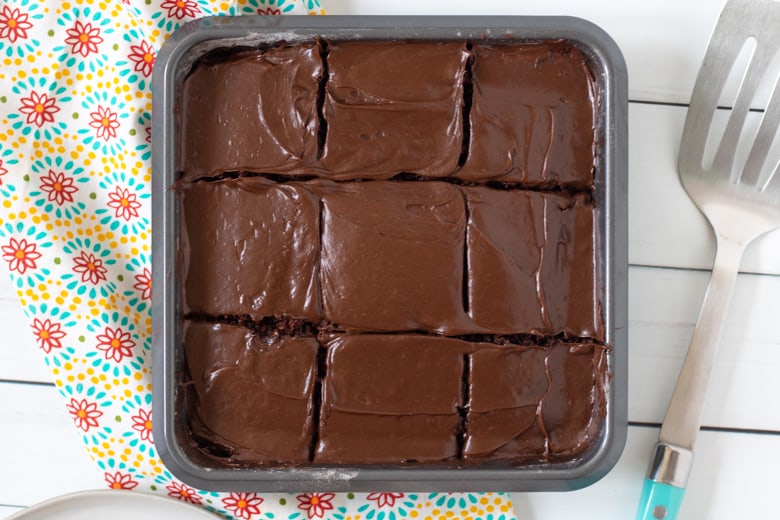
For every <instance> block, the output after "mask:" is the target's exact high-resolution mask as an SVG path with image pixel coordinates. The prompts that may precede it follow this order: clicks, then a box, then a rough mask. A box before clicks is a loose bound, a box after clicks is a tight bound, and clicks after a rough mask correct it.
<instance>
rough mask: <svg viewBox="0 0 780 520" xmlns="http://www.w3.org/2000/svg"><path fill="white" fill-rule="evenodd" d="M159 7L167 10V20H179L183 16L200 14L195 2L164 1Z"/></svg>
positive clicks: (191, 0)
mask: <svg viewBox="0 0 780 520" xmlns="http://www.w3.org/2000/svg"><path fill="white" fill-rule="evenodd" d="M160 7H162V8H163V9H167V10H168V18H178V19H179V20H181V19H182V18H184V17H185V16H195V15H196V14H198V13H199V12H200V7H198V2H196V1H195V0H165V2H163V3H161V4H160Z"/></svg>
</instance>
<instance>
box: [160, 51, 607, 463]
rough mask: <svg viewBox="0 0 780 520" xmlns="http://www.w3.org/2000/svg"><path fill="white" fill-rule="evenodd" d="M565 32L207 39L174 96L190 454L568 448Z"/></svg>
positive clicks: (578, 216) (526, 452)
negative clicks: (495, 40) (494, 38)
mask: <svg viewBox="0 0 780 520" xmlns="http://www.w3.org/2000/svg"><path fill="white" fill-rule="evenodd" d="M594 85H595V80H594V78H593V75H592V73H591V71H590V68H589V66H588V61H587V59H586V57H585V56H584V55H583V54H582V53H581V52H580V51H579V50H577V48H576V47H574V46H572V45H571V44H569V43H566V42H563V41H546V42H539V41H534V42H528V43H522V42H521V43H513V44H491V45H487V44H483V43H480V42H471V41H447V42H436V41H430V42H427V41H426V42H420V41H417V42H387V41H324V40H318V41H316V42H309V43H297V44H284V43H282V44H279V45H277V46H275V47H271V48H263V49H255V50H248V49H241V50H235V51H233V52H230V51H229V50H226V49H221V50H219V51H218V52H215V53H211V54H207V55H206V56H205V57H204V58H203V59H202V60H201V61H200V62H198V63H196V64H195V65H194V66H193V69H192V71H191V73H190V74H189V76H188V77H187V78H186V79H185V80H184V82H183V85H182V88H181V91H180V99H179V109H180V113H179V126H180V128H181V130H180V134H181V143H180V148H179V149H180V152H181V156H180V158H179V166H180V169H181V171H180V179H179V181H178V182H177V183H176V185H175V187H174V189H175V190H177V194H178V200H179V240H178V255H179V278H180V280H181V282H180V287H179V288H180V294H179V302H180V305H179V309H180V310H181V323H182V332H181V341H182V356H181V373H182V381H181V389H182V391H181V392H180V394H181V395H182V397H181V401H182V403H181V407H182V410H183V413H182V416H181V421H180V423H181V424H180V428H179V430H180V431H179V432H178V435H179V436H180V437H181V438H183V439H185V440H186V442H185V444H186V445H187V446H188V449H189V450H191V451H192V453H193V457H194V458H196V459H197V460H199V461H201V462H203V464H205V465H206V466H211V467H215V468H224V467H234V466H240V467H275V466H280V465H281V466H289V465H294V466H300V465H315V466H322V465H325V466H331V465H335V466H339V465H347V466H354V465H366V464H384V465H387V464H395V465H402V466H415V465H425V466H430V465H444V466H459V465H474V464H507V463H509V464H527V463H538V462H566V461H572V460H576V459H577V458H579V457H583V456H585V455H586V454H587V452H588V450H590V449H592V448H594V447H595V446H596V445H597V443H598V441H599V439H600V437H601V435H602V432H603V430H604V428H603V426H604V424H603V423H604V413H605V406H604V398H605V385H606V381H607V378H608V369H607V364H606V362H605V353H606V352H607V351H608V349H609V345H607V344H606V333H605V327H604V320H603V316H602V303H601V294H602V291H603V287H602V281H601V280H600V272H601V271H600V267H599V266H600V259H599V253H598V252H599V251H602V250H603V249H602V248H601V247H600V243H599V241H600V236H599V232H598V225H597V215H598V212H599V207H598V206H597V205H596V203H595V202H594V201H595V200H597V197H594V180H593V179H594V168H595V167H596V165H597V162H598V159H597V151H596V150H597V140H596V138H595V135H596V129H597V128H596V127H597V119H596V114H597V113H598V111H599V99H597V98H596V96H595V94H594V92H595V86H594Z"/></svg>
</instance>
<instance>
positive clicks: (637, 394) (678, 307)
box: [629, 267, 780, 431]
mask: <svg viewBox="0 0 780 520" xmlns="http://www.w3.org/2000/svg"><path fill="white" fill-rule="evenodd" d="M708 279H709V273H706V272H696V271H682V270H675V269H655V268H641V267H633V268H631V270H630V273H629V285H630V295H629V351H630V355H629V402H630V419H631V420H633V421H641V422H660V421H661V419H662V418H663V415H664V412H665V409H666V405H667V404H668V402H669V398H670V397H671V393H672V390H673V389H674V384H675V382H676V380H677V376H678V374H679V370H680V367H681V366H682V360H683V358H684V356H685V352H686V350H687V348H688V343H689V341H690V337H691V335H692V333H693V327H694V324H695V321H696V318H697V317H698V312H699V308H700V305H701V301H702V299H703V297H704V291H705V289H706V285H707V283H708ZM779 298H780V277H777V276H766V275H740V276H739V277H738V280H737V286H736V289H735V293H734V299H733V301H732V305H731V309H730V313H729V316H728V318H727V319H726V325H725V330H724V333H723V334H724V335H723V340H722V342H721V346H720V350H719V352H718V354H717V358H716V360H715V365H714V367H713V371H712V381H711V384H710V388H709V394H708V398H707V404H706V406H705V410H704V424H705V425H710V426H718V427H725V428H728V427H737V428H750V429H760V430H778V431H780V409H778V407H776V406H774V405H773V404H772V402H773V399H774V397H775V396H778V395H780V378H779V377H777V374H779V373H780V320H778V319H777V307H778V303H779V302H778V299H779Z"/></svg>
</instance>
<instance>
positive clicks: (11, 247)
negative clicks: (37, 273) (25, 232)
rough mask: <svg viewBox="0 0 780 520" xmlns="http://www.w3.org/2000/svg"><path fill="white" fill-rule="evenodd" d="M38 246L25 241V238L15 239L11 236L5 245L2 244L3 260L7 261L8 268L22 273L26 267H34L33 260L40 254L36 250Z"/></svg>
mask: <svg viewBox="0 0 780 520" xmlns="http://www.w3.org/2000/svg"><path fill="white" fill-rule="evenodd" d="M37 248H38V246H36V245H35V244H34V243H33V242H30V243H29V244H28V243H27V240H25V239H23V238H22V239H20V240H18V241H17V240H16V239H15V238H13V237H11V241H10V242H9V243H8V245H7V246H3V247H2V249H3V260H5V261H6V262H8V269H10V270H11V271H16V272H18V273H19V274H24V273H25V271H27V269H35V268H36V267H37V266H36V264H35V261H36V260H38V259H39V258H40V257H41V256H42V255H41V254H40V253H39V252H38V251H36V249H37Z"/></svg>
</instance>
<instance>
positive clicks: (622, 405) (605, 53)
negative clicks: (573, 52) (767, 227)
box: [152, 16, 628, 492]
mask: <svg viewBox="0 0 780 520" xmlns="http://www.w3.org/2000/svg"><path fill="white" fill-rule="evenodd" d="M320 38H321V39H325V40H329V41H346V40H383V41H401V40H403V41H409V40H419V41H452V40H458V41H463V40H472V41H480V42H487V43H492V42H496V43H505V42H509V43H511V42H518V43H522V42H534V41H542V40H564V41H566V42H569V43H570V44H572V45H573V46H575V47H576V48H578V49H579V50H580V51H582V52H583V53H584V55H585V56H586V57H587V59H588V61H589V65H590V67H591V69H592V72H593V74H594V76H595V85H597V89H598V93H597V94H598V99H599V102H598V105H597V106H598V114H597V115H596V134H597V135H596V140H595V143H596V145H595V146H596V150H595V162H596V168H595V179H594V187H593V190H592V196H593V200H594V202H595V207H596V208H597V212H596V224H595V225H596V228H597V230H596V233H597V237H598V240H596V242H597V246H596V257H597V259H598V260H597V266H596V273H597V279H598V282H599V284H598V292H599V304H600V306H601V311H602V320H603V324H604V332H605V334H604V337H605V343H606V345H607V347H608V348H607V351H606V362H607V366H608V375H609V377H608V381H607V383H606V390H605V399H604V403H603V410H601V413H603V416H604V420H603V423H602V427H601V428H600V432H599V434H598V442H596V443H595V445H594V446H592V447H591V448H590V449H589V450H588V451H587V452H586V453H585V454H583V455H582V456H580V457H578V458H577V459H575V460H572V461H567V462H536V463H515V464H512V463H506V462H502V463H495V462H492V461H485V462H484V463H473V462H469V463H458V462H453V463H441V464H438V465H437V464H414V463H407V464H397V465H388V464H383V465H372V464H356V465H318V464H315V463H310V464H304V465H297V466H292V465H289V464H288V465H279V466H278V467H267V466H263V467H215V466H213V465H209V464H204V463H202V462H199V461H198V460H196V458H193V457H192V456H190V453H191V452H190V446H189V445H188V443H189V442H190V441H189V440H187V438H186V436H185V435H183V434H182V431H183V430H182V428H183V425H184V424H185V422H186V418H185V414H186V407H185V406H184V395H183V394H184V390H183V385H182V373H183V368H182V367H183V366H184V359H183V358H184V354H183V347H182V337H181V336H182V319H183V311H182V304H181V290H180V286H181V283H182V280H181V276H180V273H179V271H178V270H179V267H178V255H179V253H178V250H179V236H178V235H179V230H180V218H181V215H180V209H179V201H178V197H179V195H178V193H179V192H178V190H177V187H178V186H177V181H178V175H179V173H178V171H177V170H178V165H177V160H178V158H177V153H178V151H177V150H178V144H177V143H178V142H179V139H180V138H181V134H180V129H179V128H178V122H177V121H178V120H177V117H178V116H177V103H178V96H179V95H180V86H181V84H182V81H183V80H184V78H185V77H186V76H187V74H188V73H189V72H190V70H191V69H192V67H193V64H195V63H196V62H197V61H198V59H200V58H201V57H203V56H204V55H205V54H206V53H209V52H212V51H214V50H217V49H231V48H247V47H254V48H267V47H269V46H271V45H274V44H276V43H280V42H287V43H296V42H309V41H314V40H317V39H320ZM152 83H153V118H152V136H153V137H152V142H153V159H152V162H153V180H152V191H153V210H152V214H153V215H152V216H153V238H152V242H153V245H152V247H153V288H154V289H153V297H152V299H153V310H152V313H153V356H154V358H153V359H154V391H153V397H154V403H153V404H154V421H153V423H154V437H155V445H156V446H157V449H158V452H159V454H160V456H161V458H162V459H163V461H164V463H165V465H166V466H167V468H168V469H169V470H170V471H171V472H172V473H173V474H174V475H175V476H176V477H177V478H179V479H181V480H182V481H183V482H186V483H187V484H189V485H192V486H195V487H197V488H200V489H205V490H213V491H226V490H231V491H240V490H243V491H261V492H295V491H304V490H305V491H325V490H327V491H376V490H385V491H411V490H413V491H491V490H496V491H562V490H573V489H578V488H582V487H584V486H587V485H589V484H591V483H593V482H595V481H597V480H598V479H600V478H601V477H603V476H604V475H605V474H606V473H607V472H608V471H609V470H610V469H611V468H612V467H613V466H614V464H615V463H616V462H617V460H618V458H619V456H620V454H621V452H622V450H623V446H624V443H625V438H626V434H627V427H628V424H627V371H628V370H627V360H628V352H627V348H628V345H627V323H628V317H627V314H628V311H627V305H628V297H627V292H628V286H627V285H628V240H627V233H628V229H627V207H626V205H627V200H626V198H627V177H628V175H627V104H628V100H627V73H626V66H625V63H624V61H623V57H622V55H621V53H620V51H619V49H618V48H617V46H616V44H615V43H614V42H613V40H612V39H611V38H610V37H609V36H608V35H607V34H606V33H604V32H603V31H602V30H601V29H599V28H598V27H596V26H595V25H593V24H591V23H589V22H587V21H584V20H581V19H577V18H570V17H473V16H472V17H456V16H435V17H434V16H432V17H398V16H388V17H362V16H349V17H343V16H328V17H254V16H247V17H211V18H203V19H200V20H197V21H194V22H191V23H189V24H187V25H185V26H183V27H182V28H180V29H179V30H178V31H176V32H175V33H174V34H173V35H172V36H171V37H170V38H169V39H168V41H167V42H166V43H165V44H164V45H163V47H162V49H161V50H160V53H159V54H158V56H157V60H156V64H155V69H154V75H153V82H152Z"/></svg>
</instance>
